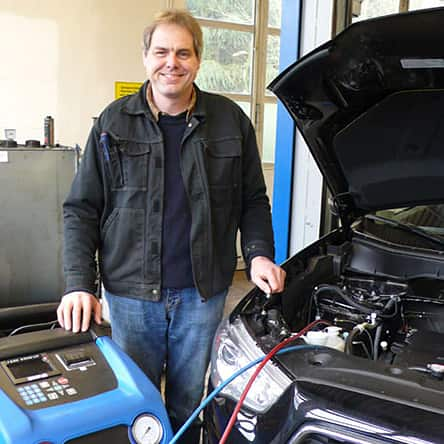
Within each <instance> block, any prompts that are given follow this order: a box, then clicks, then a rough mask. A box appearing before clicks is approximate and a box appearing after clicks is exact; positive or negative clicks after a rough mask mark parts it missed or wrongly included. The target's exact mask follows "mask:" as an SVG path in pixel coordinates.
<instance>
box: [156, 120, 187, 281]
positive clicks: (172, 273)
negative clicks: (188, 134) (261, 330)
mask: <svg viewBox="0 0 444 444" xmlns="http://www.w3.org/2000/svg"><path fill="white" fill-rule="evenodd" d="M186 114H187V113H186V112H184V113H182V114H179V115H177V116H169V115H167V114H160V115H159V122H158V124H159V127H160V129H161V130H162V134H163V139H164V150H165V152H164V156H165V170H164V171H165V182H164V186H165V187H164V202H163V226H162V287H163V288H188V287H194V281H193V271H192V265H191V249H190V230H191V212H190V207H189V202H188V197H187V194H186V192H185V187H184V184H183V179H182V174H181V170H180V150H181V149H182V138H183V134H184V132H185V128H186V125H187V122H186Z"/></svg>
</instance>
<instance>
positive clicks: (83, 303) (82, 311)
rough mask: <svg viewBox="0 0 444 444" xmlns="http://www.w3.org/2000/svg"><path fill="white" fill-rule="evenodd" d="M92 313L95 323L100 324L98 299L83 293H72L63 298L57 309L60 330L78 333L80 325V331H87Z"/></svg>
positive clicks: (100, 308) (100, 314)
mask: <svg viewBox="0 0 444 444" xmlns="http://www.w3.org/2000/svg"><path fill="white" fill-rule="evenodd" d="M92 313H94V320H95V321H96V323H97V324H101V323H102V320H101V316H102V306H101V305H100V302H99V301H98V299H97V298H96V297H95V296H94V295H92V294H90V293H86V292H84V291H73V292H72V293H68V294H65V296H63V298H62V301H61V302H60V305H59V306H58V308H57V319H58V321H59V324H60V325H61V326H62V328H64V329H65V330H71V329H72V331H73V333H78V332H79V331H80V325H81V326H82V331H86V330H88V328H89V324H90V321H91V315H92Z"/></svg>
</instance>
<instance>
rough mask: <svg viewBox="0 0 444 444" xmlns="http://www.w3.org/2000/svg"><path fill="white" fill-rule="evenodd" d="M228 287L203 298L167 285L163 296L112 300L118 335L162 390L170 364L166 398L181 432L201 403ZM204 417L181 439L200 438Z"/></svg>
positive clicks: (192, 290)
mask: <svg viewBox="0 0 444 444" xmlns="http://www.w3.org/2000/svg"><path fill="white" fill-rule="evenodd" d="M226 295H227V291H223V292H221V293H219V294H217V295H216V296H214V297H212V298H210V299H209V300H208V301H207V302H202V300H201V297H200V295H199V292H198V291H197V289H195V288H184V289H163V290H162V298H161V300H160V301H159V302H151V301H143V300H139V299H131V298H126V297H122V296H116V295H112V294H111V293H109V292H107V291H105V297H106V300H107V301H108V305H109V310H110V318H111V328H112V338H113V340H114V341H115V342H116V343H117V344H118V345H119V346H120V347H121V348H122V349H123V350H124V351H125V352H126V353H127V354H128V355H129V356H130V357H131V358H132V359H133V360H134V361H135V362H136V363H137V364H138V365H139V367H140V368H141V369H142V370H143V371H144V372H145V374H146V375H147V376H148V377H149V378H150V379H151V381H152V382H153V383H154V384H155V385H156V386H157V387H158V388H159V390H160V378H161V375H162V371H163V369H164V367H165V370H166V373H165V402H166V408H167V411H168V415H169V417H170V420H171V425H172V427H173V431H174V432H176V431H177V430H178V429H179V428H180V426H181V425H182V424H183V423H184V422H185V421H186V420H187V419H188V417H189V416H190V415H191V413H192V412H193V411H194V410H195V409H196V408H197V407H198V405H199V404H200V401H201V399H202V395H203V390H204V382H205V381H204V379H205V373H206V371H207V367H208V363H209V359H210V351H211V344H212V340H213V336H214V333H215V331H216V328H217V326H218V325H219V323H220V321H221V319H222V316H223V309H224V304H225V299H226ZM199 436H200V426H199V424H198V423H196V424H194V425H193V426H192V427H190V428H189V430H188V433H186V434H184V435H183V439H182V440H181V442H183V443H189V444H193V443H196V444H198V443H199Z"/></svg>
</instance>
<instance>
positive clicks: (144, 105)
mask: <svg viewBox="0 0 444 444" xmlns="http://www.w3.org/2000/svg"><path fill="white" fill-rule="evenodd" d="M148 87H149V81H148V80H146V81H145V82H144V84H143V85H142V86H141V87H140V89H139V91H138V92H137V93H136V94H133V95H131V96H129V97H128V99H127V100H126V101H124V103H123V104H122V107H121V110H122V112H124V113H126V114H131V115H140V114H145V115H146V116H147V117H150V118H152V119H154V120H156V121H157V120H158V115H157V112H158V110H157V109H156V108H155V107H153V106H151V107H150V105H149V103H148V101H147V99H146V97H147V95H146V91H147V88H148ZM194 92H195V93H194V95H193V98H192V103H191V106H192V108H191V109H189V110H188V114H187V120H189V119H190V118H191V117H192V116H202V115H203V114H204V108H203V104H202V92H201V91H200V89H199V88H198V87H197V86H196V85H195V84H194Z"/></svg>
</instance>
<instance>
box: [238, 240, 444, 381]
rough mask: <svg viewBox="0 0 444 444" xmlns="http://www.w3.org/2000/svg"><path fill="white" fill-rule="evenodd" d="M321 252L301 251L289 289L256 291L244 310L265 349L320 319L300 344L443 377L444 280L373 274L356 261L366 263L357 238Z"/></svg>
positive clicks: (289, 269) (292, 266)
mask: <svg viewBox="0 0 444 444" xmlns="http://www.w3.org/2000/svg"><path fill="white" fill-rule="evenodd" d="M319 252H320V253H322V254H315V255H313V254H310V252H307V254H306V257H305V258H304V257H302V258H300V257H299V258H298V257H297V256H295V258H294V260H293V262H290V263H289V264H288V267H287V286H286V290H285V291H284V292H283V293H281V294H280V295H272V296H271V297H268V298H267V296H266V295H263V294H261V295H257V296H255V297H254V298H253V300H252V301H251V303H250V304H249V305H248V306H247V307H245V310H244V314H245V315H246V319H247V324H248V325H249V327H250V329H251V330H252V332H253V334H254V336H255V338H256V339H257V340H258V343H260V345H261V347H262V348H263V349H264V350H265V351H269V350H270V349H271V348H272V347H274V346H275V345H276V344H277V343H278V342H280V341H282V340H283V339H285V338H287V337H289V336H290V335H292V334H294V333H296V332H298V331H300V330H301V329H302V328H303V327H305V326H306V325H307V324H309V323H310V322H312V321H315V320H322V321H323V322H322V323H321V324H320V325H317V326H316V327H314V329H313V330H312V331H310V332H308V333H307V334H305V335H304V336H302V341H304V342H305V343H307V344H311V345H321V346H327V347H330V348H335V349H336V350H339V351H341V352H343V353H345V354H346V355H350V356H353V357H359V358H362V359H366V360H371V361H379V362H384V363H385V364H387V365H390V366H393V367H402V368H403V369H405V370H413V371H416V372H419V373H420V374H421V375H423V376H426V377H430V378H433V379H439V380H442V379H443V378H444V280H442V279H439V278H438V277H435V276H432V275H431V274H430V273H429V275H425V276H424V275H422V276H415V275H414V274H413V272H410V273H405V275H404V276H401V274H399V275H398V276H393V274H392V275H387V276H384V275H383V274H382V273H381V272H380V270H381V265H380V264H378V266H375V267H374V269H378V272H377V273H376V272H374V273H370V272H369V271H370V268H371V267H370V266H367V268H368V269H367V270H364V269H361V270H358V269H356V267H354V264H356V263H361V262H362V258H361V259H360V258H357V257H356V254H360V250H359V249H356V248H354V247H353V245H352V244H351V243H343V244H341V245H340V246H339V247H334V248H326V249H325V248H320V250H319ZM416 259H417V258H415V260H416ZM391 266H393V265H391ZM438 274H439V273H438ZM298 341H299V340H298Z"/></svg>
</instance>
